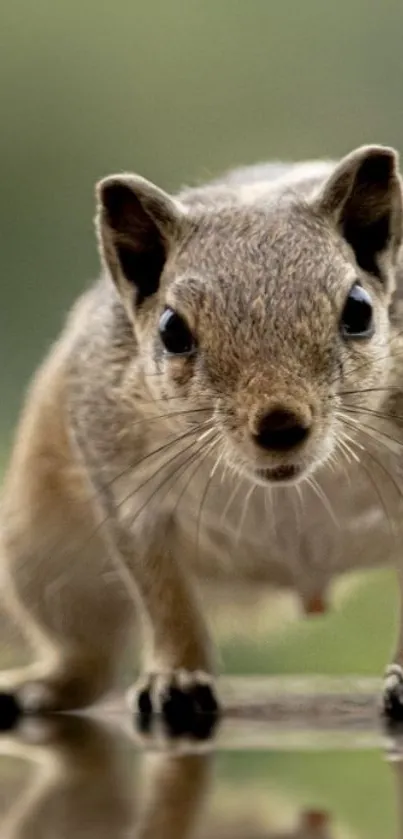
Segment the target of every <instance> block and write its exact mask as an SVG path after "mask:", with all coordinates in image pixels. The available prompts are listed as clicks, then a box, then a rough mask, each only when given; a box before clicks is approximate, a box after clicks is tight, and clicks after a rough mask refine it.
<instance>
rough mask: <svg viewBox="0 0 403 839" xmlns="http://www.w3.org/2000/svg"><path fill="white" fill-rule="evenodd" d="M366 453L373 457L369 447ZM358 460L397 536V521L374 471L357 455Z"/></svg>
mask: <svg viewBox="0 0 403 839" xmlns="http://www.w3.org/2000/svg"><path fill="white" fill-rule="evenodd" d="M350 440H351V444H352V445H354V444H356V441H355V440H353V438H350ZM365 453H366V454H367V455H368V454H369V457H371V453H370V452H368V450H367V449H366V450H365ZM353 454H354V452H353ZM357 460H358V463H359V465H360V467H361V468H362V469H363V470H364V472H365V474H366V476H367V479H369V481H370V483H371V486H372V489H373V490H374V492H375V495H376V497H377V498H378V500H379V503H380V505H381V507H382V509H383V511H384V513H385V517H386V518H387V520H388V523H389V528H390V531H391V533H393V535H394V536H395V537H396V528H395V523H394V521H393V519H392V518H391V516H390V513H389V510H388V509H387V506H386V503H385V499H384V497H383V495H382V493H381V491H380V489H379V487H378V484H377V483H376V481H375V479H374V477H373V475H372V473H371V470H370V469H369V468H368V467H367V465H366V463H365V461H362V460H361V459H360V458H358V457H357ZM377 466H378V467H379V464H378V463H377Z"/></svg>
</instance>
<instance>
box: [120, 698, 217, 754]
mask: <svg viewBox="0 0 403 839" xmlns="http://www.w3.org/2000/svg"><path fill="white" fill-rule="evenodd" d="M137 708H138V713H137V715H136V724H137V727H138V729H139V730H140V731H141V732H142V733H143V734H148V733H149V732H150V731H151V729H152V726H153V721H154V717H155V714H154V710H153V705H152V700H151V694H150V690H149V689H147V688H145V689H144V690H142V691H141V692H140V693H139V695H138V698H137ZM161 712H162V720H163V723H164V727H165V729H166V732H167V734H168V735H169V736H170V737H183V736H189V737H192V738H193V739H196V740H206V739H208V738H209V737H211V736H212V734H213V732H214V730H215V728H216V725H217V722H218V718H219V706H218V703H217V700H216V698H215V696H214V692H213V690H212V688H211V687H210V686H209V685H194V686H189V687H186V688H179V687H178V686H177V685H176V684H171V685H169V686H168V687H167V688H166V690H165V692H164V693H163V695H162V696H161Z"/></svg>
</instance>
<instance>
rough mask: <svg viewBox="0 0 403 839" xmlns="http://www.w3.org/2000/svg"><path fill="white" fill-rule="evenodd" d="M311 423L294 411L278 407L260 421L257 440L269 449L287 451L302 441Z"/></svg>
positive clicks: (263, 447)
mask: <svg viewBox="0 0 403 839" xmlns="http://www.w3.org/2000/svg"><path fill="white" fill-rule="evenodd" d="M309 431H310V423H307V422H306V421H303V420H302V419H301V417H299V416H298V415H297V414H295V413H294V412H293V411H289V410H287V409H283V408H276V409H274V410H272V411H269V413H267V414H265V415H264V416H263V417H262V418H261V419H260V421H259V424H258V429H257V433H256V434H255V442H256V443H257V444H258V445H259V446H261V448H262V449H266V450H268V451H282V452H284V451H287V450H289V449H293V448H295V447H296V446H298V445H299V444H300V443H302V442H303V441H304V440H305V438H306V437H307V436H308V434H309Z"/></svg>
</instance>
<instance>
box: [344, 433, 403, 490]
mask: <svg viewBox="0 0 403 839" xmlns="http://www.w3.org/2000/svg"><path fill="white" fill-rule="evenodd" d="M342 421H343V422H344V423H345V424H346V425H347V426H349V427H350V428H352V429H353V430H356V425H352V424H351V423H350V421H349V420H348V419H346V417H344V418H343V420H342ZM362 433H363V434H365V435H366V436H367V437H369V439H370V440H371V441H372V442H380V443H381V444H382V445H385V444H384V443H383V441H382V440H380V441H376V440H374V437H373V436H372V434H371V433H370V432H369V431H366V430H365V428H362ZM385 448H386V449H387V447H386V445H385ZM364 450H365V453H366V455H368V457H369V458H370V459H371V460H373V461H374V462H375V463H376V465H377V466H378V468H379V469H381V470H382V471H383V473H384V474H385V475H386V476H387V478H388V480H389V481H390V482H391V483H392V484H393V486H394V487H395V489H396V492H397V493H398V495H399V496H401V497H402V498H403V492H402V489H401V487H399V484H398V483H397V482H396V480H395V479H394V477H393V475H391V474H390V472H389V470H388V469H387V468H386V466H385V465H384V464H383V463H382V462H381V461H380V460H378V459H377V458H376V457H375V455H374V453H373V452H372V451H370V450H369V448H368V447H365V449H364ZM387 451H389V450H388V449H387Z"/></svg>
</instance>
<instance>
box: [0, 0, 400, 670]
mask: <svg viewBox="0 0 403 839" xmlns="http://www.w3.org/2000/svg"><path fill="white" fill-rule="evenodd" d="M402 31H403V4H402V3H401V0H382V2H378V3H373V2H369V0H337V2H324V0H304V2H297V0H281V2H276V0H249V2H246V0H198V1H197V0H187V2H183V0H182V2H180V0H148V2H140V0H130V1H129V0H126V1H124V0H118V2H116V3H113V4H100V3H99V2H95V0H80V2H77V0H69V2H58V3H55V2H54V0H36V2H35V3H33V2H29V0H16V2H14V3H8V4H5V3H3V7H2V12H1V36H0V37H1V49H0V113H1V127H0V183H1V193H0V271H1V273H0V277H1V295H0V301H1V303H0V359H1V411H0V463H1V468H3V467H4V464H5V462H6V459H7V452H8V450H9V446H10V442H11V439H12V433H13V427H14V424H15V421H16V417H17V414H18V409H19V406H20V404H21V400H22V395H23V392H24V388H25V386H26V384H27V382H28V379H29V376H30V374H31V373H32V371H33V369H34V368H35V365H36V364H37V362H39V360H40V358H41V357H42V355H43V354H44V352H45V351H46V349H47V347H48V345H49V344H50V342H51V341H52V339H53V338H54V337H55V336H56V335H57V332H58V330H59V328H60V325H61V323H62V321H63V318H64V315H65V313H66V311H67V309H68V307H69V305H70V303H71V302H72V301H73V299H74V297H75V295H76V294H77V293H78V292H79V291H80V290H81V289H83V288H84V287H85V286H86V284H88V282H89V281H90V280H91V279H92V278H93V277H95V275H96V273H97V270H98V259H97V254H96V248H95V242H94V236H93V229H92V216H93V187H94V183H95V181H96V180H97V179H98V178H99V177H100V176H103V175H105V174H107V173H110V172H113V171H116V170H123V169H130V170H134V171H136V172H139V173H141V174H143V175H145V176H146V177H148V178H150V179H152V180H154V181H156V182H158V183H159V184H160V185H161V186H163V187H165V188H167V189H172V190H173V189H175V188H178V187H179V186H181V185H182V184H184V183H194V182H198V181H200V180H203V179H204V178H207V177H210V176H213V175H216V174H218V173H219V172H220V170H222V169H227V168H228V167H230V166H235V165H237V164H246V163H253V162H256V161H259V160H264V159H270V158H287V159H298V158H303V157H314V156H321V155H323V156H333V155H335V156H338V155H342V154H344V153H345V152H347V151H349V150H350V149H351V148H353V147H354V146H356V145H359V144H361V143H365V142H384V143H387V144H392V145H394V146H396V147H397V148H400V149H401V148H402V146H403V142H402V141H403V107H402V105H403V84H402V82H403V53H402V48H401V43H402ZM246 600H247V602H246V603H244V606H243V608H244V609H246V610H247V611H248V613H249V618H248V621H246V622H245V621H240V620H239V619H238V617H237V612H236V606H235V604H234V603H230V604H229V606H228V609H227V610H225V612H223V610H222V609H220V610H218V611H219V612H220V632H221V639H222V649H223V654H224V662H225V665H226V667H227V669H229V670H232V671H240V672H303V671H306V672H323V673H332V672H337V673H342V672H359V673H377V674H380V672H381V670H382V669H383V666H384V664H385V662H386V660H387V659H388V656H389V653H390V649H391V646H392V639H393V633H394V624H395V621H396V593H395V585H394V581H393V578H392V576H391V574H389V573H385V572H382V573H378V572H377V573H375V574H371V575H370V576H369V577H366V578H365V579H360V580H356V579H354V580H353V581H352V580H348V581H347V582H346V581H342V582H341V583H340V585H337V586H336V589H335V593H334V598H333V604H332V610H331V613H330V614H329V615H328V616H326V617H325V618H319V619H316V620H315V621H312V620H311V621H303V622H300V621H298V620H295V618H297V617H298V604H296V603H294V601H293V599H292V598H290V597H286V598H281V599H280V600H278V599H275V600H273V599H272V598H269V599H268V600H266V599H265V598H264V597H263V596H261V597H259V601H258V602H255V601H253V599H252V602H251V600H250V598H249V600H248V598H246ZM240 625H243V626H245V625H246V626H247V627H248V633H247V634H246V635H242V633H241V632H240V630H239V626H240ZM235 629H236V632H235V631H234V630H235ZM3 649H4V647H3ZM8 654H9V653H8ZM3 655H5V654H3Z"/></svg>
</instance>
